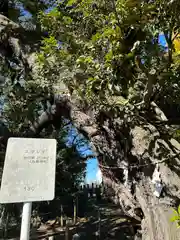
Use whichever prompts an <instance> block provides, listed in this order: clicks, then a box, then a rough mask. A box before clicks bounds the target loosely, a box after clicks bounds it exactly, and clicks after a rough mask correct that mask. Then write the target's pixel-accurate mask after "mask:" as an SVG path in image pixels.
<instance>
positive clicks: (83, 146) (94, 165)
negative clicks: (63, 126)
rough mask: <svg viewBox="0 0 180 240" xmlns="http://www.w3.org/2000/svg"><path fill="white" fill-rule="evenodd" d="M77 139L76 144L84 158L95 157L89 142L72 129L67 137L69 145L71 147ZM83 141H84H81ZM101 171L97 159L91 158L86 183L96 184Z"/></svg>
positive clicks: (88, 162) (88, 163)
mask: <svg viewBox="0 0 180 240" xmlns="http://www.w3.org/2000/svg"><path fill="white" fill-rule="evenodd" d="M75 137H76V139H75V143H76V144H77V149H78V151H79V152H80V154H81V155H83V156H88V155H93V152H92V150H91V147H90V145H89V144H88V142H84V141H83V139H84V138H83V136H82V135H80V134H78V132H77V130H76V129H75V128H73V127H72V128H70V129H69V133H68V137H67V145H71V144H72V141H73V139H74V138H75ZM81 140H82V141H81ZM98 171H99V167H98V161H97V158H91V159H89V160H88V161H87V168H86V179H85V181H86V182H94V181H96V180H97V173H98Z"/></svg>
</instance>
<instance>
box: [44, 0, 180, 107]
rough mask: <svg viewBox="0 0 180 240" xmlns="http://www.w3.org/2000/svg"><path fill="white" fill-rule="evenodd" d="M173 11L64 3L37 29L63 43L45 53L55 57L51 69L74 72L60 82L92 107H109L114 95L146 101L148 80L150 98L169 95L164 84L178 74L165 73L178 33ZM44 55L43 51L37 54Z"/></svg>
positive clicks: (154, 5)
mask: <svg viewBox="0 0 180 240" xmlns="http://www.w3.org/2000/svg"><path fill="white" fill-rule="evenodd" d="M73 4H74V7H72V8H69V6H71V5H73ZM177 8H179V3H178V2H177V1H173V3H170V4H167V3H166V2H165V1H156V2H147V1H132V0H129V1H122V0H117V1H111V2H108V1H105V0H104V1H93V0H90V1H80V2H77V1H68V2H67V3H66V2H63V3H61V4H59V6H57V7H56V8H54V9H52V11H50V12H49V13H48V14H45V13H43V14H42V13H41V14H40V16H39V18H40V19H41V24H42V27H43V28H44V29H46V30H47V31H48V32H49V33H50V34H51V35H52V36H53V37H54V38H55V39H56V40H57V41H60V42H61V43H62V44H61V47H60V48H59V49H58V50H57V51H56V53H54V52H53V51H52V49H49V50H48V54H50V55H53V57H55V58H56V61H55V65H54V69H55V68H57V66H59V68H60V67H62V66H63V67H65V69H66V70H67V69H68V71H69V72H72V73H73V74H72V77H70V78H68V79H63V81H65V84H66V85H68V86H71V88H73V89H74V91H75V92H76V95H77V94H78V95H79V96H80V98H83V97H84V98H85V99H86V100H88V101H89V102H90V103H91V104H93V105H96V106H99V105H102V104H103V103H104V102H106V103H107V104H110V105H111V104H112V102H113V104H114V101H113V99H114V96H117V97H118V96H121V97H122V98H125V99H126V100H125V102H128V103H129V104H138V103H139V102H142V101H143V100H145V99H144V93H145V92H146V91H147V84H148V83H149V82H150V81H151V80H152V76H153V81H152V85H153V87H152V88H153V90H152V92H150V93H149V95H150V97H152V96H153V95H161V93H163V92H164V91H166V92H168V91H171V90H172V88H173V82H172V81H170V82H168V85H167V81H168V79H172V78H174V77H175V78H176V80H175V81H177V76H178V75H177V71H176V74H174V73H172V71H171V70H170V68H169V64H170V65H171V66H172V67H173V61H174V63H175V64H176V65H178V59H177V58H176V59H175V58H174V57H173V43H172V33H173V31H174V29H176V31H178V28H179V25H178V24H179V15H178V12H177ZM170 11H171V13H170ZM169 13H170V14H169ZM162 15H163V18H162ZM175 16H176V17H175ZM174 18H176V19H175V20H174ZM170 23H171V24H170ZM161 32H164V34H165V36H166V38H167V42H168V47H169V58H167V56H166V54H164V52H163V51H164V49H163V48H162V47H161V46H159V45H158V41H157V40H158V36H159V34H160V33H161ZM169 38H171V39H169ZM153 39H154V40H153ZM46 41H47V42H48V39H45V40H44V43H46ZM46 51H47V48H45V49H43V48H42V52H44V53H42V52H41V54H45V53H46V54H47V52H46ZM170 54H171V59H170ZM46 60H47V59H46ZM142 61H143V62H144V63H143V64H142ZM169 61H170V62H169ZM58 64H59V65H58ZM178 66H179V65H178ZM177 68H178V67H177ZM177 68H176V69H177ZM52 69H53V67H51V71H52ZM178 71H179V70H178ZM172 74H173V76H172ZM58 77H59V78H61V76H60V74H58ZM158 92H159V93H158ZM177 94H179V88H178V90H177V91H176V95H177ZM167 95H168V94H167ZM174 95H175V94H174ZM176 99H177V98H176ZM166 101H171V99H170V98H168V99H166Z"/></svg>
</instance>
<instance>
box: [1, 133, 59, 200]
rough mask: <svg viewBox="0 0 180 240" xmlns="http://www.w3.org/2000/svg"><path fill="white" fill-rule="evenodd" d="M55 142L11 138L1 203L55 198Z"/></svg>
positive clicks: (51, 140) (3, 177)
mask: <svg viewBox="0 0 180 240" xmlns="http://www.w3.org/2000/svg"><path fill="white" fill-rule="evenodd" d="M55 171H56V140H55V139H38V138H9V140H8V144H7V150H6V157H5V163H4V170H3V176H2V182H1V190H0V202H1V203H15V202H35V201H48V200H52V199H53V198H54V192H55Z"/></svg>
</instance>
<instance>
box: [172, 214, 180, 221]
mask: <svg viewBox="0 0 180 240" xmlns="http://www.w3.org/2000/svg"><path fill="white" fill-rule="evenodd" d="M178 220H180V217H179V216H178V215H177V216H173V217H171V218H170V221H171V222H175V221H178Z"/></svg>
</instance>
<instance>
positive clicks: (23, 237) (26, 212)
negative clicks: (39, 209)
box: [20, 202, 32, 240]
mask: <svg viewBox="0 0 180 240" xmlns="http://www.w3.org/2000/svg"><path fill="white" fill-rule="evenodd" d="M31 209H32V202H27V203H24V204H23V211H22V221H21V234H20V240H29V232H30V220H31Z"/></svg>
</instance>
